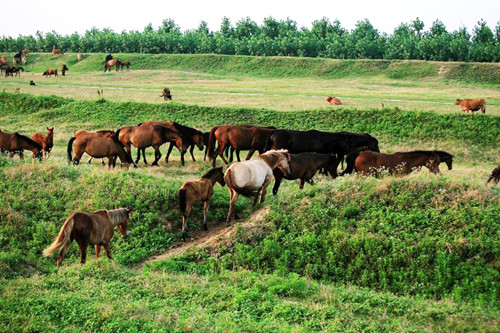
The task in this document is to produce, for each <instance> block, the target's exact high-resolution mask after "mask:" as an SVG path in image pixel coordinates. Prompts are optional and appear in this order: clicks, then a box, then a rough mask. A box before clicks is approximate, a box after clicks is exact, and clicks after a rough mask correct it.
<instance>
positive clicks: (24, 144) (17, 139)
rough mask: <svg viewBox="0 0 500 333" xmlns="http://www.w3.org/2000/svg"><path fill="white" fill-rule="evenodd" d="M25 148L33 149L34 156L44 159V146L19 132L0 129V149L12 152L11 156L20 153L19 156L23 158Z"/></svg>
mask: <svg viewBox="0 0 500 333" xmlns="http://www.w3.org/2000/svg"><path fill="white" fill-rule="evenodd" d="M24 149H27V150H31V152H32V158H33V159H35V158H36V159H39V160H40V161H41V160H42V156H43V152H42V146H40V145H39V144H38V143H36V142H35V141H33V140H31V139H30V138H28V137H27V136H24V135H21V134H19V133H17V132H16V133H13V134H9V133H5V132H2V131H0V150H1V151H8V152H10V157H13V156H14V154H19V158H20V159H23V151H24Z"/></svg>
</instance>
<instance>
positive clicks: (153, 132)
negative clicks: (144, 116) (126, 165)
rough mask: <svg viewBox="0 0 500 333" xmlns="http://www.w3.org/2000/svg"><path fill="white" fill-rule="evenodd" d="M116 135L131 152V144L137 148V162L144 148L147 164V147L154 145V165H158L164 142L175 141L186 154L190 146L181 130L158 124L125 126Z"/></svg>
mask: <svg viewBox="0 0 500 333" xmlns="http://www.w3.org/2000/svg"><path fill="white" fill-rule="evenodd" d="M116 136H118V138H119V139H120V141H121V142H122V143H123V144H124V145H125V147H126V149H127V152H128V153H129V154H130V153H131V145H134V146H135V147H136V148H137V159H136V162H135V163H138V162H139V159H140V158H141V150H142V157H143V159H144V164H146V165H147V164H148V162H147V161H146V152H145V151H146V148H147V147H153V148H154V150H155V160H154V162H153V164H152V165H158V161H159V160H160V158H161V153H160V146H161V145H162V144H164V143H166V142H174V143H175V146H176V147H177V148H178V149H179V151H180V152H181V154H185V153H186V150H187V147H188V143H187V142H186V140H185V139H184V137H183V136H182V135H181V134H180V133H179V132H176V131H172V130H171V129H169V128H166V127H164V126H158V125H149V126H127V127H123V128H121V129H119V130H118V131H116Z"/></svg>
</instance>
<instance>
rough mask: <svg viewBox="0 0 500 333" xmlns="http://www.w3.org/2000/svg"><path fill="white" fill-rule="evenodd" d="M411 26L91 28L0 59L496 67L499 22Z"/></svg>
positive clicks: (12, 44)
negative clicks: (302, 60)
mask: <svg viewBox="0 0 500 333" xmlns="http://www.w3.org/2000/svg"><path fill="white" fill-rule="evenodd" d="M424 28H425V26H424V23H423V22H422V21H421V20H420V19H419V18H416V19H415V20H414V21H412V22H409V23H401V24H400V25H399V26H398V27H396V28H395V29H394V32H393V33H392V34H386V33H380V32H379V31H378V30H377V29H375V27H374V26H373V25H372V24H371V23H370V21H369V20H368V19H365V20H362V21H358V22H357V24H356V26H355V28H354V29H353V30H352V31H348V30H347V29H345V28H344V27H342V25H341V23H340V22H339V21H338V20H334V21H333V22H331V21H330V20H329V19H328V18H323V19H321V20H316V21H314V22H313V24H312V27H311V28H310V29H308V28H304V27H300V28H299V27H298V26H297V22H295V21H293V20H291V19H286V20H276V19H274V18H272V17H268V18H266V19H264V22H263V23H262V24H261V25H259V24H257V23H256V22H254V21H252V20H251V19H250V18H248V17H247V18H244V19H241V20H239V21H238V22H236V24H234V25H233V24H232V23H231V22H230V20H229V19H228V18H227V17H225V18H223V20H222V23H221V26H220V29H219V31H210V29H209V28H208V24H207V23H206V22H204V21H202V22H201V23H200V25H199V27H198V28H197V29H193V30H187V31H184V32H182V31H181V29H180V27H179V26H178V25H177V24H175V22H174V21H173V20H172V19H166V20H164V21H163V22H162V24H161V26H159V27H158V28H157V29H156V30H155V29H154V27H153V26H152V24H151V23H150V24H149V25H147V26H146V27H145V28H144V30H143V31H137V30H133V31H122V32H121V33H117V32H114V31H113V30H111V29H108V28H105V29H102V30H99V29H97V28H95V27H94V28H92V29H90V30H87V31H86V32H85V33H84V34H83V35H81V34H78V33H73V34H71V35H64V36H63V35H60V34H58V33H57V32H55V31H52V32H48V33H42V32H37V33H36V34H35V36H22V35H20V36H19V37H17V38H12V37H9V36H3V37H1V38H0V51H2V52H18V51H20V50H22V49H25V48H27V49H30V50H31V51H33V52H50V51H51V50H52V48H53V47H54V46H55V47H56V48H59V49H62V50H64V51H65V52H88V53H91V52H104V53H109V52H111V53H117V52H121V53H191V54H193V53H213V54H229V55H253V56H300V57H324V58H335V59H420V60H436V61H480V62H498V61H500V21H499V22H498V23H497V25H496V27H495V28H494V29H491V28H490V27H489V26H488V25H487V23H486V22H485V21H484V20H480V21H479V22H477V25H476V26H475V27H474V29H473V31H472V32H469V31H468V30H467V28H465V27H461V28H459V29H458V30H456V31H452V32H449V31H448V30H447V29H446V27H445V25H444V24H443V23H442V22H441V21H440V20H436V21H434V22H433V24H432V26H431V27H430V28H429V29H427V30H424Z"/></svg>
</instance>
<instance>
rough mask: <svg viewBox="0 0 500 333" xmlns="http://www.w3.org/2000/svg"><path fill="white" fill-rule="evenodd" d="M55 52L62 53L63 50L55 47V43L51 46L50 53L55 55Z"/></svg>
mask: <svg viewBox="0 0 500 333" xmlns="http://www.w3.org/2000/svg"><path fill="white" fill-rule="evenodd" d="M56 54H64V52H63V51H62V50H61V49H56V47H55V45H54V46H53V47H52V55H53V56H55V55H56Z"/></svg>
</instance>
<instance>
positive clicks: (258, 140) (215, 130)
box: [208, 125, 274, 167]
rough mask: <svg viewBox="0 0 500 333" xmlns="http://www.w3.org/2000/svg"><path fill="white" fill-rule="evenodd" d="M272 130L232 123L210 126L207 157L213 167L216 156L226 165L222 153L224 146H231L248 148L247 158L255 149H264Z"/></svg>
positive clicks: (240, 148)
mask: <svg viewBox="0 0 500 333" xmlns="http://www.w3.org/2000/svg"><path fill="white" fill-rule="evenodd" d="M273 131H274V130H273V129H268V128H263V127H241V126H232V125H223V126H215V127H212V129H211V130H210V137H209V139H208V157H209V158H210V159H212V165H213V167H215V163H216V159H217V156H220V157H221V159H222V161H223V162H224V164H226V165H227V164H228V161H227V160H226V158H225V157H224V154H223V153H224V150H225V149H226V148H229V147H232V148H234V149H236V150H248V155H247V157H246V160H249V159H250V158H251V157H252V155H253V153H254V152H255V151H256V150H257V151H258V152H259V153H260V154H262V153H263V152H264V151H265V147H266V142H267V140H268V138H269V136H270V135H271V133H273ZM215 141H217V142H218V143H219V147H218V148H217V150H215Z"/></svg>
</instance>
